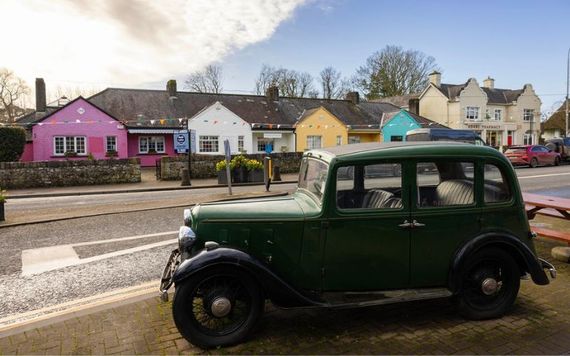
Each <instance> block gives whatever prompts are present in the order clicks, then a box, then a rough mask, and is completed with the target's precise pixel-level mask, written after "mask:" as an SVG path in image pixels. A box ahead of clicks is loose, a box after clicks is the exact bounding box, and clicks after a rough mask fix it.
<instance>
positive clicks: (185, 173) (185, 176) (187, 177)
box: [180, 168, 190, 187]
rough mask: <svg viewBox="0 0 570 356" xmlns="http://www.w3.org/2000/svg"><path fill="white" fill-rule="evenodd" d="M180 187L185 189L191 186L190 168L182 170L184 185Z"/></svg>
mask: <svg viewBox="0 0 570 356" xmlns="http://www.w3.org/2000/svg"><path fill="white" fill-rule="evenodd" d="M180 185H181V186H183V187H187V186H189V185H190V171H189V170H188V168H184V169H182V183H181V184H180Z"/></svg>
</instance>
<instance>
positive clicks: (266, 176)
mask: <svg viewBox="0 0 570 356" xmlns="http://www.w3.org/2000/svg"><path fill="white" fill-rule="evenodd" d="M263 182H264V183H265V190H266V191H269V186H270V185H271V157H265V158H264V159H263Z"/></svg>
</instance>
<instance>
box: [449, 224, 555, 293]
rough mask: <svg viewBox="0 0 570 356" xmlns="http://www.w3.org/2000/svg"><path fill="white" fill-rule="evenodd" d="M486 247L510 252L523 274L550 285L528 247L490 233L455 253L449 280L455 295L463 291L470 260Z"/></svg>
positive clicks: (511, 239) (540, 264) (514, 240)
mask: <svg viewBox="0 0 570 356" xmlns="http://www.w3.org/2000/svg"><path fill="white" fill-rule="evenodd" d="M485 247H498V248H501V249H504V250H506V251H507V252H509V253H510V254H511V256H513V258H514V259H515V261H516V262H517V263H518V265H519V267H520V268H521V272H528V273H529V274H530V275H531V277H532V281H533V282H534V283H536V284H538V285H546V284H549V283H550V281H549V279H548V277H547V276H546V273H544V270H543V264H542V263H541V261H540V260H539V259H538V257H537V256H536V255H535V254H534V253H533V252H532V250H531V249H530V248H529V247H528V246H527V245H525V244H524V243H522V242H521V241H520V240H519V239H518V238H516V237H515V236H512V235H509V234H505V233H488V234H483V235H480V236H478V237H476V238H474V239H472V240H470V241H469V242H467V243H466V244H465V245H463V246H462V247H461V248H459V249H458V250H457V252H456V253H455V256H454V258H453V261H452V265H451V268H450V270H449V280H448V283H449V289H450V290H451V291H452V292H453V293H457V292H459V291H460V290H461V283H462V276H463V274H464V270H463V269H464V266H465V263H466V261H467V260H468V258H469V257H470V256H472V255H473V254H474V253H476V252H477V251H479V250H481V249H483V248H485Z"/></svg>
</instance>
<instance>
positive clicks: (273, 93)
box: [265, 85, 279, 101]
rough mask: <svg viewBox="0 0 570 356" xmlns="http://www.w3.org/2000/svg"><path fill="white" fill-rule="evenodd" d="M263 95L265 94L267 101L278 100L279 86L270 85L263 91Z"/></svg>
mask: <svg viewBox="0 0 570 356" xmlns="http://www.w3.org/2000/svg"><path fill="white" fill-rule="evenodd" d="M265 96H267V101H278V100H279V88H278V87H276V86H274V85H273V86H270V87H269V88H267V90H266V91H265Z"/></svg>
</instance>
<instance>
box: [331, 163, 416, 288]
mask: <svg viewBox="0 0 570 356" xmlns="http://www.w3.org/2000/svg"><path fill="white" fill-rule="evenodd" d="M402 168H403V166H402V163H399V162H389V161H380V162H374V163H373V164H355V165H351V166H348V167H342V168H340V169H338V170H337V171H336V172H335V173H333V177H335V182H336V184H335V187H334V191H335V194H332V195H335V196H334V198H333V199H334V200H335V201H333V202H331V206H330V207H329V209H330V219H328V220H327V227H326V243H325V250H324V259H323V271H322V272H323V289H324V291H369V290H388V289H400V288H406V287H407V286H408V282H409V251H410V229H409V218H410V211H409V203H408V202H409V189H408V188H407V187H408V185H407V184H406V179H405V178H404V177H403V176H402ZM332 195H331V196H332Z"/></svg>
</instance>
